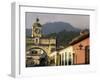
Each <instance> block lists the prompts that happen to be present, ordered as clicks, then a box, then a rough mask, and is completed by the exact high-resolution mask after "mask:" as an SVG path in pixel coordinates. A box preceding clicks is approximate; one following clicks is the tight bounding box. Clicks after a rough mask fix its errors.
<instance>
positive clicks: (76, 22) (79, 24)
mask: <svg viewBox="0 0 100 80" xmlns="http://www.w3.org/2000/svg"><path fill="white" fill-rule="evenodd" d="M37 17H38V18H39V22H40V23H41V24H42V25H43V24H46V23H53V22H66V23H70V24H71V25H72V26H73V27H76V28H79V29H89V19H90V17H89V15H79V14H77V15H75V14H52V13H34V12H26V13H25V20H26V22H25V25H26V28H32V24H33V23H34V22H36V18H37Z"/></svg>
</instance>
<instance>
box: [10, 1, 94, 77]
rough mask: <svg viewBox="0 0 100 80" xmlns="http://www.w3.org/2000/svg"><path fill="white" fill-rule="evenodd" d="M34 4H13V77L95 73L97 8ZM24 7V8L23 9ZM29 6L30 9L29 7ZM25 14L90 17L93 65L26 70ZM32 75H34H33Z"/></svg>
mask: <svg viewBox="0 0 100 80" xmlns="http://www.w3.org/2000/svg"><path fill="white" fill-rule="evenodd" d="M28 5H29V6H31V5H33V4H26V3H25V4H23V3H21V4H19V3H12V71H11V72H12V76H14V77H19V76H35V75H53V74H62V73H63V74H66V73H68V74H69V73H84V72H86V73H87V72H94V71H95V70H96V65H95V63H96V58H95V54H93V52H94V49H93V48H95V46H94V42H93V41H94V40H95V39H94V36H95V34H94V33H93V32H95V27H94V26H95V10H96V9H95V8H86V7H84V8H81V7H72V6H68V7H67V8H66V7H65V8H64V7H61V8H60V7H56V6H54V7H47V6H44V7H42V6H35V5H34V6H32V7H29V6H28ZM23 6H24V7H23ZM27 6H28V7H27ZM25 12H42V13H60V14H83V15H90V17H91V18H90V29H91V32H90V33H91V35H92V36H91V46H92V45H93V46H92V47H90V48H91V62H92V63H91V65H85V66H83V65H82V66H70V67H67V66H59V67H45V68H43V67H39V68H27V69H26V68H25V24H24V23H25ZM31 74H32V75H31Z"/></svg>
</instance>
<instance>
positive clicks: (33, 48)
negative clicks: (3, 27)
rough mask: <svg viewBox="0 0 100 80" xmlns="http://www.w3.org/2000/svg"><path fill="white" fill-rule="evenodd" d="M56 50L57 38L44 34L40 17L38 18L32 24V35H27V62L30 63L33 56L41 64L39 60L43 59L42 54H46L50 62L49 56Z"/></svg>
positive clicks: (34, 60) (35, 61)
mask: <svg viewBox="0 0 100 80" xmlns="http://www.w3.org/2000/svg"><path fill="white" fill-rule="evenodd" d="M54 50H56V38H51V37H46V36H45V37H44V36H43V34H42V25H41V24H40V23H39V19H38V18H37V19H36V22H35V23H33V26H32V35H31V37H26V64H28V63H27V62H28V59H29V57H31V58H32V60H33V62H34V63H38V65H41V64H40V62H39V61H41V60H40V59H41V58H40V57H41V55H42V56H43V55H46V56H47V58H48V59H46V60H45V61H48V63H50V60H49V56H50V54H51V52H52V51H54ZM36 55H37V56H38V57H37V56H36ZM36 57H37V58H36ZM45 61H44V62H45ZM46 63H47V62H46ZM43 64H44V63H43ZM47 65H48V64H47Z"/></svg>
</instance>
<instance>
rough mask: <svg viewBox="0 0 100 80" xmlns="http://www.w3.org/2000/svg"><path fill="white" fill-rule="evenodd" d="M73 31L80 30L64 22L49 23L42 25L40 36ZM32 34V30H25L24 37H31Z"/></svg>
mask: <svg viewBox="0 0 100 80" xmlns="http://www.w3.org/2000/svg"><path fill="white" fill-rule="evenodd" d="M63 30H65V31H67V32H70V31H74V32H79V31H80V29H78V28H75V27H73V26H72V25H71V24H69V23H65V22H52V23H51V22H50V23H46V24H43V25H42V34H44V35H48V34H51V33H59V32H61V31H63ZM31 34H32V29H26V36H31Z"/></svg>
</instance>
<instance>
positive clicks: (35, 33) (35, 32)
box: [32, 18, 42, 38]
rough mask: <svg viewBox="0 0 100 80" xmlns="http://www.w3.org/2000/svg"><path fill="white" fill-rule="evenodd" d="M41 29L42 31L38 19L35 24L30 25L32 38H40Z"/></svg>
mask: <svg viewBox="0 0 100 80" xmlns="http://www.w3.org/2000/svg"><path fill="white" fill-rule="evenodd" d="M41 29H42V25H41V24H40V23H39V19H38V18H37V19H36V22H35V23H33V25H32V37H33V38H35V37H38V38H40V37H42V33H41Z"/></svg>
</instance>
